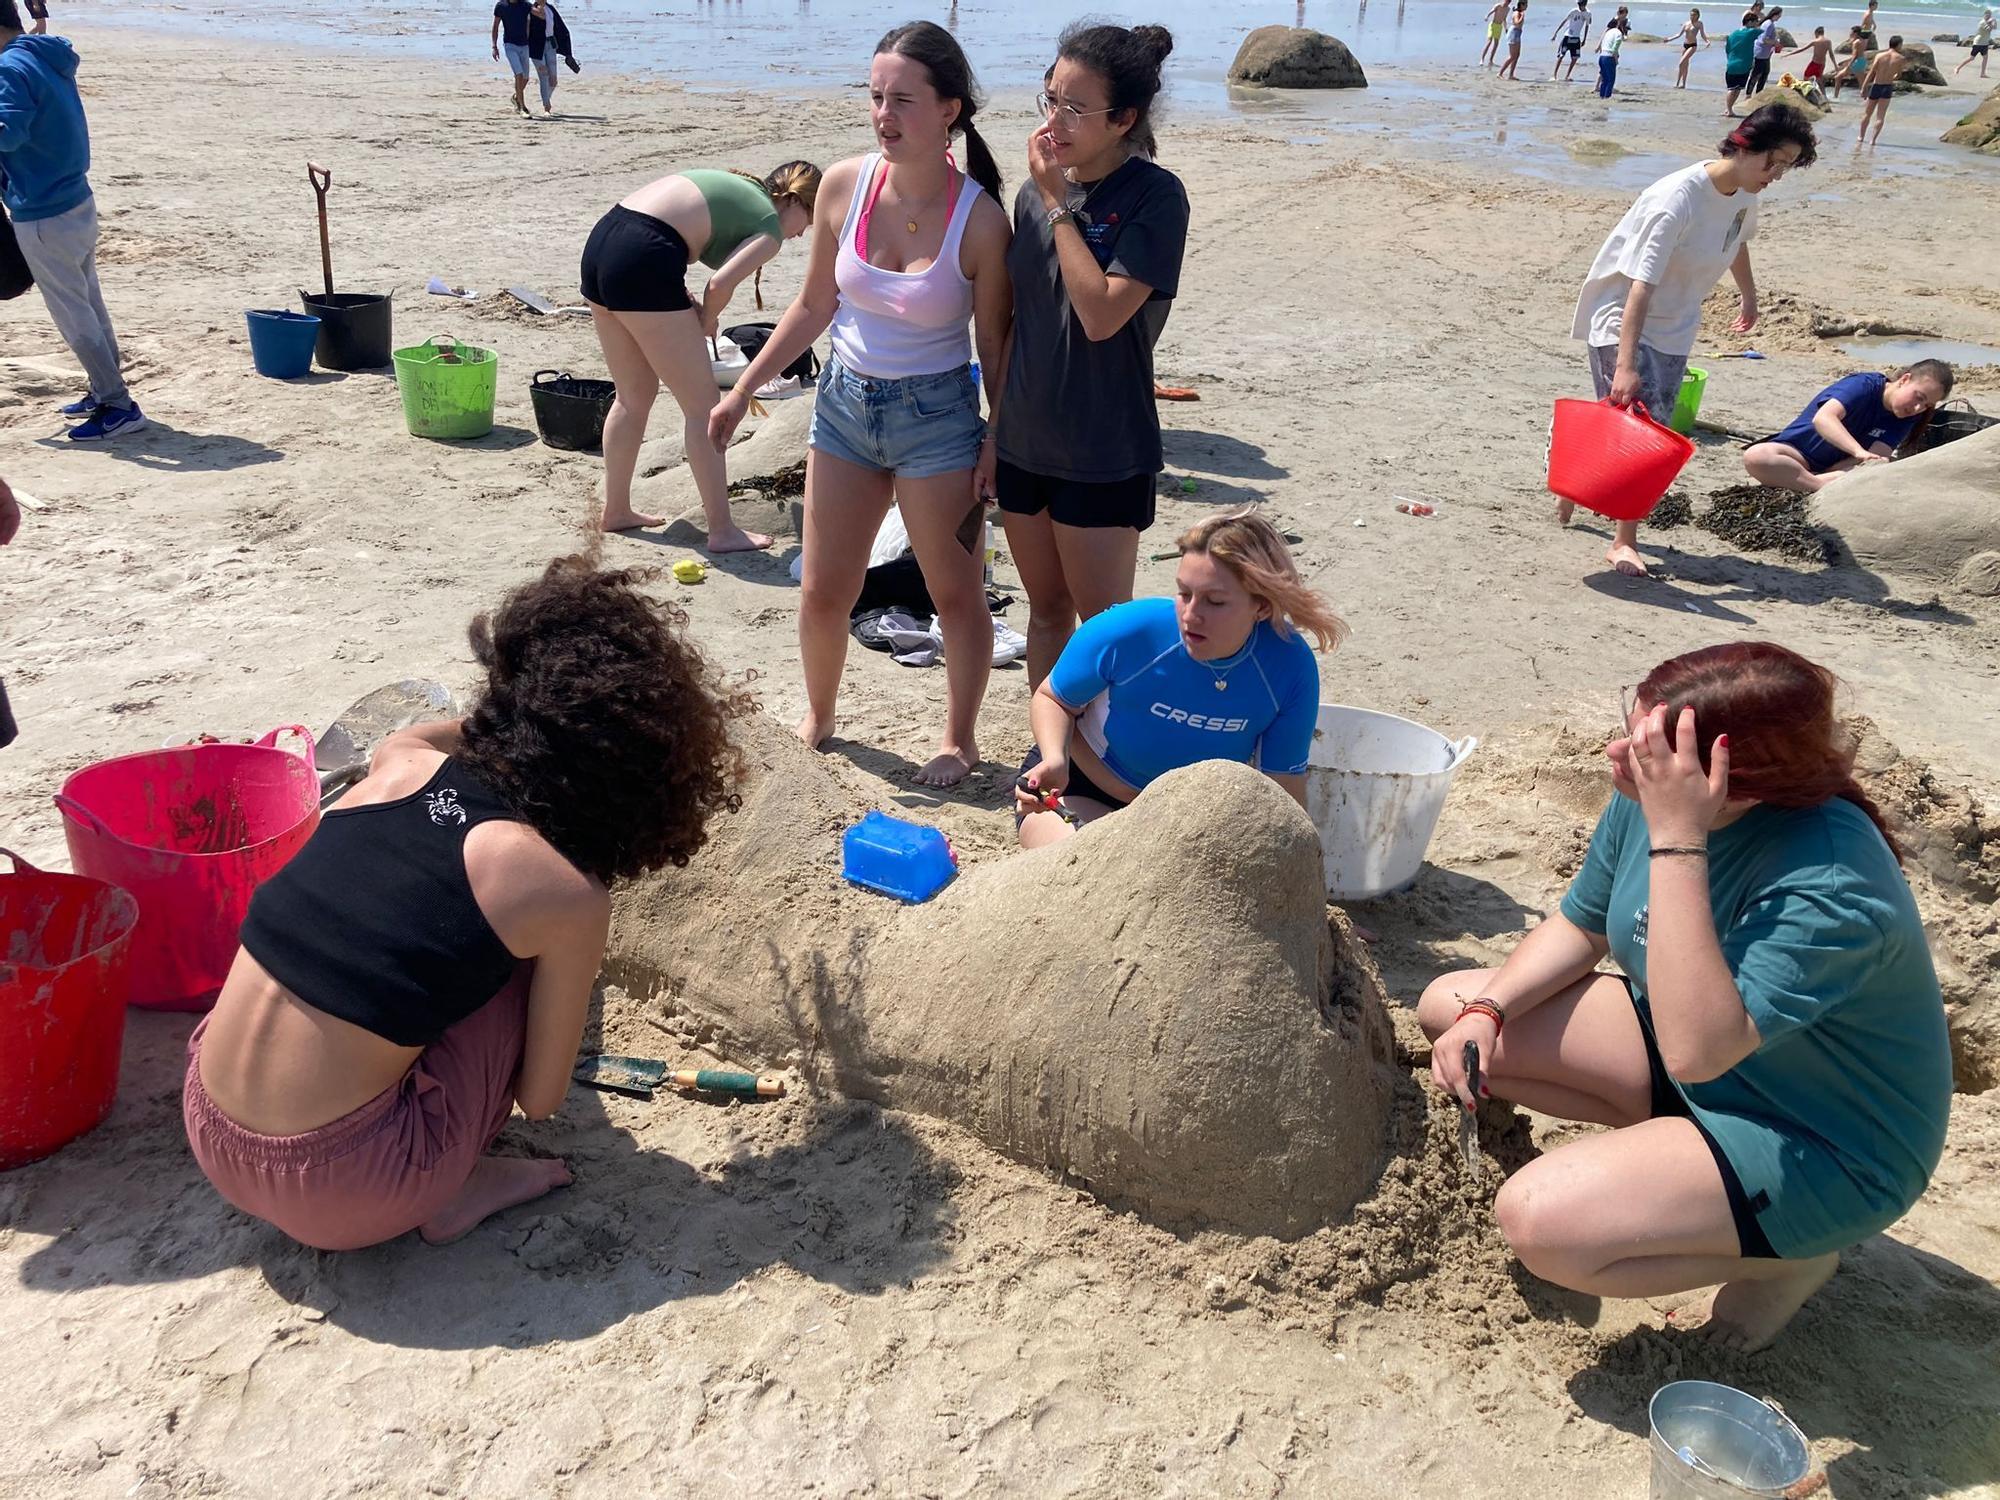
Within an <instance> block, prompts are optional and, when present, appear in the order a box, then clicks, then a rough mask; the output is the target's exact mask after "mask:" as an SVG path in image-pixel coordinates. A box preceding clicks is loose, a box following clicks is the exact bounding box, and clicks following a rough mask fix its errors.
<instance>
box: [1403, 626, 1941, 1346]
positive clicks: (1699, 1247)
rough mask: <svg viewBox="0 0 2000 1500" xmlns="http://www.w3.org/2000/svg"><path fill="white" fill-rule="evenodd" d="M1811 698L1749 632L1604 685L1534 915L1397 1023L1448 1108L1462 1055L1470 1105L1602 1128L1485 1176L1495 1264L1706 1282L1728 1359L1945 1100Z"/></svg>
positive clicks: (1795, 664) (1906, 919) (1936, 1053)
mask: <svg viewBox="0 0 2000 1500" xmlns="http://www.w3.org/2000/svg"><path fill="white" fill-rule="evenodd" d="M1835 686H1836V684H1835V680H1834V677H1833V674H1832V673H1830V672H1828V671H1826V670H1825V669H1824V668H1822V667H1818V666H1815V665H1814V664H1813V663H1811V662H1809V661H1807V660H1805V659H1804V658H1803V657H1801V656H1798V655H1797V654H1795V653H1793V652H1791V651H1788V650H1786V649H1785V648H1784V647H1782V646H1777V645H1773V644H1770V643H1768V642H1739V643H1736V644H1732V645H1723V646H1711V647H1708V648H1707V649H1705V650H1701V651H1696V652H1693V653H1690V654H1689V655H1686V656H1680V657H1676V658H1674V659H1673V660H1672V661H1668V662H1666V663H1663V664H1662V665H1661V666H1658V667H1656V668H1654V670H1653V671H1652V673H1651V674H1650V675H1648V676H1647V678H1646V680H1645V681H1644V682H1642V683H1640V684H1639V686H1638V687H1637V688H1636V689H1628V690H1627V692H1626V693H1624V694H1622V695H1621V702H1620V712H1621V715H1622V720H1621V725H1620V728H1619V730H1618V732H1617V735H1616V737H1615V738H1614V739H1613V740H1612V741H1611V742H1610V744H1609V746H1608V747H1607V748H1606V752H1605V753H1606V755H1607V757H1608V758H1609V760H1610V762H1611V775H1612V784H1613V786H1614V787H1615V788H1616V790H1617V795H1615V796H1614V797H1613V798H1612V799H1611V804H1610V806H1609V807H1607V808H1606V809H1605V811H1604V815H1603V816H1602V817H1601V818H1599V819H1598V823H1597V830H1596V832H1595V833H1594V834H1593V835H1592V837H1591V841H1590V851H1589V854H1588V855H1587V857H1586V858H1585V860H1584V863H1583V868H1582V869H1581V870H1580V871H1578V873H1577V876H1576V880H1575V882H1574V883H1573V884H1572V885H1571V886H1570V889H1569V893H1568V894H1567V895H1566V896H1564V897H1563V901H1562V906H1561V910H1560V911H1559V912H1558V913H1557V914H1556V915H1553V916H1551V917H1550V918H1549V919H1548V920H1547V921H1545V922H1543V923H1542V924H1541V925H1540V926H1538V927H1536V928H1535V929H1534V931H1532V932H1530V933H1529V934H1528V936H1527V938H1526V939H1525V940H1524V941H1523V942H1522V944H1521V946H1520V947H1519V948H1517V949H1515V950H1514V952H1513V953H1512V954H1511V955H1510V956H1509V957H1508V959H1507V961H1506V963H1505V964H1503V965H1502V966H1501V967H1500V968H1499V969H1497V970H1473V971H1468V972H1464V973H1458V974H1448V975H1445V976H1444V977H1442V978H1440V979H1439V980H1437V981H1436V982H1435V983H1433V984H1432V985H1431V986H1430V988H1429V989H1428V990H1427V991H1425V993H1424V996H1423V999H1422V1001H1421V1002H1420V1004H1419V1006H1418V1010H1417V1017H1418V1020H1419V1021H1420V1022H1421V1023H1422V1025H1423V1028H1424V1031H1425V1032H1426V1033H1427V1034H1428V1035H1429V1036H1430V1037H1431V1038H1432V1050H1431V1074H1432V1077H1433V1079H1434V1080H1435V1081H1436V1083H1437V1084H1438V1086H1439V1087H1440V1088H1442V1089H1444V1090H1445V1091H1446V1092H1448V1093H1450V1094H1452V1095H1453V1096H1454V1097H1455V1098H1457V1099H1458V1100H1459V1101H1460V1102H1461V1103H1462V1104H1464V1105H1465V1106H1466V1107H1467V1108H1468V1109H1470V1108H1472V1107H1474V1105H1475V1104H1476V1103H1477V1101H1476V1100H1475V1099H1473V1098H1472V1097H1471V1093H1470V1090H1469V1088H1468V1086H1467V1080H1466V1074H1465V1069H1464V1049H1465V1045H1466V1044H1467V1043H1473V1044H1475V1045H1476V1046H1477V1047H1478V1049H1479V1057H1480V1060H1481V1064H1482V1066H1483V1067H1484V1069H1485V1086H1484V1089H1483V1092H1485V1093H1488V1094H1490V1095H1492V1096H1494V1097H1497V1098H1502V1099H1508V1100H1511V1101H1513V1102H1514V1103H1517V1104H1521V1105H1524V1106H1526V1107H1527V1108H1529V1109H1534V1110H1539V1111H1542V1112H1543V1113H1546V1114H1552V1115H1556V1116H1560V1117H1562V1118H1565V1119H1573V1120H1585V1121H1590V1122H1593V1123H1595V1124H1599V1125H1607V1126H1610V1127H1611V1129H1609V1130H1607V1131H1605V1132H1603V1133H1601V1134H1595V1135H1590V1136H1586V1137H1585V1138H1583V1139H1581V1140H1576V1141H1572V1142H1570V1143H1569V1144H1567V1145H1563V1146H1558V1147H1556V1148H1555V1149H1554V1150H1551V1151H1548V1152H1546V1153H1544V1154H1543V1155H1542V1156H1540V1157H1538V1158H1537V1159H1536V1160H1534V1161H1533V1162H1531V1163H1529V1164H1528V1165H1527V1166H1525V1167H1523V1168H1521V1169H1520V1170H1519V1171H1518V1172H1516V1173H1514V1175H1513V1176H1512V1177H1510V1178H1508V1179H1507V1181H1506V1183H1505V1185H1503V1186H1502V1187H1501V1189H1500V1193H1499V1197H1498V1199H1497V1200H1496V1202H1495V1204H1494V1211H1495V1213H1496V1215H1497V1216H1498V1218H1499V1221H1500V1227H1501V1230H1502V1231H1503V1232H1504V1233H1505V1234H1506V1236H1507V1239H1508V1242H1509V1244H1511V1245H1512V1247H1513V1249H1514V1253H1515V1254H1516V1255H1517V1256H1519V1257H1520V1260H1521V1263H1522V1265H1523V1266H1525V1267H1526V1268H1527V1269H1528V1270H1529V1271H1530V1272H1532V1273H1533V1274H1534V1275H1536V1276H1539V1277H1541V1278H1542V1279H1543V1280H1545V1281H1552V1282H1554V1283H1556V1284H1557V1285H1559V1286H1565V1287H1569V1288H1572V1289H1574V1290H1576V1291H1580V1292H1586V1293H1589V1294H1591V1295H1594V1296H1599V1297H1654V1296H1662V1295H1665V1294H1668V1293H1672V1292H1680V1291H1687V1290H1690V1289H1693V1288H1697V1287H1707V1286H1719V1288H1720V1289H1719V1290H1718V1291H1717V1292H1716V1293H1715V1295H1714V1298H1713V1301H1712V1304H1711V1307H1710V1321H1711V1324H1712V1331H1713V1332H1714V1333H1715V1334H1716V1335H1717V1336H1718V1337H1720V1338H1721V1339H1723V1341H1724V1342H1726V1343H1730V1344H1734V1345H1737V1346H1740V1347H1743V1348H1756V1347H1759V1346H1761V1345H1763V1344H1765V1343H1767V1342H1769V1341H1770V1340H1771V1339H1772V1338H1773V1337H1775V1336H1776V1335H1777V1333H1778V1332H1779V1330H1780V1329H1782V1328H1783V1327H1784V1326H1785V1324H1786V1322H1787V1321H1789V1320H1790V1318H1791V1317H1792V1315H1793V1314H1794V1313H1796V1312H1797V1311H1798V1309H1799V1308H1800V1307H1801V1306H1802V1305H1803V1304H1804V1303H1805V1301H1806V1299H1807V1298H1808V1297H1810V1296H1811V1295H1812V1294H1813V1292H1815V1291H1816V1290H1818V1288H1819V1287H1820V1286H1822V1285H1824V1284H1825V1282H1826V1280H1827V1279H1828V1278H1829V1277H1830V1276H1832V1275H1833V1273H1834V1269H1835V1267H1836V1266H1837V1265H1838V1263H1839V1258H1840V1252H1841V1251H1842V1250H1843V1249H1845V1248H1846V1247H1848V1246H1850V1245H1854V1244H1856V1243H1858V1242H1859V1241H1861V1240H1863V1239H1865V1238H1867V1237H1868V1236H1869V1235H1871V1234H1874V1233H1876V1232H1877V1231H1879V1230H1882V1229H1885V1228H1887V1227H1888V1226H1889V1225H1890V1224H1893V1223H1894V1222H1895V1221H1896V1220H1897V1219H1899V1218H1901V1217H1902V1216H1903V1214H1904V1213H1905V1212H1906V1211H1907V1210H1908V1209H1909V1207H1910V1205H1911V1204H1912V1203H1914V1202H1915V1201H1916V1200H1917V1197H1918V1196H1919V1195H1920V1194H1921V1193H1922V1192H1923V1190H1924V1186H1925V1184H1926V1183H1927V1182H1928V1181H1929V1180H1930V1175H1931V1172H1932V1170H1933V1169H1934V1168H1935V1167H1936V1165H1937V1162H1938V1158H1939V1156H1940V1154H1941V1153H1942V1151H1943V1148H1944V1135H1945V1119H1946V1115H1947V1113H1948V1111H1949V1109H1950V1104H1951V1090H1952V1076H1951V1052H1950V1047H1949V1044H1948V1041H1947V1037H1946V1031H1945V1014H1944V1005H1943V998H1942V996H1941V994H1940V993H1939V989H1938V981H1937V975H1936V973H1935V972H1934V971H1933V969H1932V967H1931V958H1930V950H1929V948H1928V946H1927V945H1926V943H1925V940H1924V929H1923V923H1922V921H1921V920H1920V918H1919V917H1918V915H1917V906H1916V901H1915V899H1914V898H1913V897H1912V896H1911V894H1910V887H1909V884H1908V882H1907V881H1905V880H1904V878H1903V873H1902V871H1901V869H1900V868H1899V861H1900V859H1901V853H1900V851H1899V850H1898V849H1897V847H1896V844H1895V841H1894V838H1893V836H1892V835H1891V834H1890V832H1889V830H1888V828H1887V827H1886V825H1885V824H1884V823H1883V820H1882V815H1881V813H1880V812H1878V811H1877V810H1876V807H1875V805H1874V803H1873V802H1871V801H1870V800H1869V798H1868V795H1867V793H1865V792H1864V791H1863V790H1862V789H1861V787H1860V786H1859V784H1858V783H1857V782H1856V781H1855V780H1854V775H1853V762H1854V752H1853V747H1852V744H1851V743H1850V741H1849V737H1848V736H1847V735H1846V734H1845V732H1844V731H1843V730H1842V729H1841V727H1840V725H1839V722H1838V721H1837V720H1836V718H1835V716H1834V690H1835ZM1607 953H1608V954H1609V955H1610V957H1611V958H1612V959H1614V960H1615V961H1616V962H1617V965H1618V969H1619V972H1618V973H1600V972H1598V964H1599V962H1600V961H1601V960H1602V959H1603V958H1604V957H1605V956H1606V954H1607Z"/></svg>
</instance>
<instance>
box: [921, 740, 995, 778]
mask: <svg viewBox="0 0 2000 1500" xmlns="http://www.w3.org/2000/svg"><path fill="white" fill-rule="evenodd" d="M978 764H979V751H978V750H977V749H976V748H974V747H973V746H971V745H967V746H966V747H965V748H964V749H963V750H953V749H951V748H950V747H948V746H944V745H940V746H939V747H938V753H937V754H936V755H933V756H932V757H931V758H930V760H929V762H928V763H926V764H925V765H924V767H923V768H922V769H921V770H919V771H918V772H917V774H916V775H914V776H912V777H911V778H910V780H912V781H914V782H915V783H916V784H917V785H918V786H957V785H958V784H959V783H960V782H961V781H963V780H965V778H966V777H967V776H969V775H970V774H971V773H972V768H973V767H974V766H976V765H978Z"/></svg>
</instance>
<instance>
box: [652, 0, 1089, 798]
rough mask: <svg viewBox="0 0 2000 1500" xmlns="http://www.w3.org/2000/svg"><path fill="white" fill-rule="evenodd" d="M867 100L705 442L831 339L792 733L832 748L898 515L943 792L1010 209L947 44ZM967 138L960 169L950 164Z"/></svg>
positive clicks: (973, 699)
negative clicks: (936, 691) (877, 550)
mask: <svg viewBox="0 0 2000 1500" xmlns="http://www.w3.org/2000/svg"><path fill="white" fill-rule="evenodd" d="M868 97H869V104H870V115H871V121H872V124H873V126H874V131H875V140H876V144H877V146H878V147H879V149H878V150H876V151H873V152H871V153H869V154H868V155H867V156H865V157H861V158H859V159H849V160H847V161H844V162H841V163H839V164H838V165H837V166H835V167H834V168H832V169H831V170H830V171H829V172H828V173H827V175H826V189H825V192H824V194H823V196H825V197H826V198H827V200H828V202H829V203H832V204H836V205H844V213H839V214H838V216H837V215H836V214H828V215H827V216H826V217H824V218H822V219H820V220H819V221H818V228H817V229H816V230H815V231H814V233H813V244H812V258H811V260H810V261H809V262H808V264H807V266H806V282H805V287H804V289H803V290H801V291H800V293H799V295H798V299H797V300H796V301H794V302H793V303H792V305H791V306H790V307H789V308H788V309H786V311H785V315H784V316H783V317H782V318H780V319H779V320H778V326H777V328H776V329H774V330H773V331H772V333H771V336H770V338H768V339H766V340H765V342H764V347H763V348H762V349H760V350H758V351H757V357H756V358H755V359H753V360H751V361H750V367H749V369H748V370H746V371H745V372H744V373H743V375H741V376H740V377H738V379H737V382H736V387H735V389H734V390H732V391H731V392H730V393H729V394H728V395H726V396H724V397H723V398H722V401H721V402H720V404H718V405H717V406H716V408H715V411H714V413H713V415H711V416H710V417H709V419H708V433H709V440H710V442H711V443H713V444H714V446H715V448H716V449H717V450H718V451H720V450H721V449H722V448H724V447H725V446H727V444H728V442H729V439H730V436H731V435H732V434H733V433H734V432H735V431H736V428H737V424H739V423H740V422H741V421H742V420H743V413H744V411H745V409H746V406H747V404H748V401H749V396H750V392H751V391H753V390H755V389H756V388H757V387H758V386H759V385H761V384H763V382H765V381H767V380H769V379H771V378H772V377H773V376H775V375H776V374H778V372H779V371H781V370H783V369H784V368H785V367H786V366H787V365H789V364H791V363H792V361H793V360H795V359H797V358H798V357H799V355H800V354H802V353H804V352H805V350H806V349H808V348H809V347H811V345H812V342H813V340H814V339H816V338H818V337H819V335H820V334H821V332H823V331H825V330H826V329H827V328H829V327H831V329H832V333H833V339H832V342H833V355H832V358H830V359H829V360H828V361H827V362H826V365H825V367H824V368H823V369H822V370H821V371H820V377H819V395H818V399H817V400H816V401H815V403H814V407H813V416H812V431H811V433H810V435H809V437H808V439H807V442H808V445H809V447H810V448H811V450H812V452H811V458H810V460H809V462H808V463H807V466H806V494H805V536H804V538H803V540H802V547H801V550H802V552H803V568H804V577H803V579H802V580H801V582H802V587H801V590H800V598H799V655H800V658H801V661H802V664H803V666H804V669H805V680H806V712H805V715H804V716H803V717H802V718H801V719H800V720H799V724H798V736H799V738H800V739H801V740H802V741H804V742H805V743H806V744H807V745H808V746H810V747H811V748H813V749H818V748H820V747H821V746H822V745H824V744H825V743H826V741H827V740H828V739H830V738H831V737H832V735H833V732H834V709H835V706H836V703H837V701H838V699H839V695H840V674H841V670H842V668H843V666H844V665H845V664H846V661H847V640H848V635H847V631H848V622H849V617H850V615H851V613H852V611H853V609H854V603H855V600H857V599H858V598H860V596H861V588H862V585H863V583H864V582H865V581H866V577H867V572H868V549H869V545H870V543H871V542H873V540H874V538H875V533H876V531H877V530H878V529H879V527H880V526H881V524H882V519H883V517H884V516H885V515H887V514H888V510H889V507H890V506H891V505H892V504H894V505H896V506H898V507H899V508H900V509H901V511H902V518H903V524H904V527H905V528H906V529H907V530H908V532H909V536H910V545H911V548H912V550H913V551H914V552H915V553H916V556H917V565H918V566H919V568H921V569H922V571H923V579H924V586H925V588H927V589H928V590H929V592H930V596H931V600H932V602H933V603H934V604H935V605H936V606H937V618H938V628H939V632H940V633H941V634H942V635H943V637H944V662H945V727H944V733H943V734H942V735H941V736H940V737H939V740H938V747H937V753H936V754H935V755H934V756H932V758H931V759H930V760H929V761H928V762H927V763H926V764H924V765H923V766H922V767H920V768H919V769H918V770H917V771H916V773H915V777H914V779H915V781H916V782H917V783H918V784H919V785H920V786H953V785H956V784H957V783H958V782H959V781H962V780H963V779H964V778H965V777H966V776H967V775H968V774H969V773H970V772H971V770H972V768H973V767H974V766H976V765H977V764H978V763H979V748H978V745H977V744H976V742H975V738H974V725H975V723H976V721H977V720H978V717H979V704H980V700H981V699H982V698H983V697H984V696H985V693H986V679H987V677H988V675H989V674H990V672H991V671H992V666H993V617H992V615H991V614H990V613H989V612H988V610H987V606H986V589H985V584H984V581H983V580H982V578H981V576H980V575H981V563H980V558H979V557H978V555H977V554H976V552H975V551H974V550H972V549H970V548H968V547H967V546H966V544H965V543H964V542H963V541H962V540H961V538H960V533H961V530H962V529H963V528H964V527H965V526H966V525H967V523H968V522H970V521H974V520H976V518H977V515H978V508H979V506H980V505H981V504H982V502H984V501H985V500H987V499H989V498H991V497H992V495H993V493H994V470H995V468H996V466H997V464H998V457H997V453H996V449H995V444H994V438H993V434H992V432H991V431H989V430H988V427H987V424H986V423H985V422H984V421H983V420H982V419H981V418H980V415H979V393H978V391H977V390H976V389H975V388H974V384H973V377H972V369H971V361H972V357H973V338H972V334H971V331H970V330H971V329H972V328H976V329H977V334H978V355H979V361H980V365H981V367H982V369H983V371H984V374H985V377H986V399H987V404H988V406H989V407H990V408H991V409H992V410H993V412H994V414H995V416H996V418H997V417H999V416H1000V414H1001V409H1002V405H1003V403H1002V400H1001V391H1002V386H1001V384H1000V380H1001V377H1002V376H1003V375H1004V374H1005V373H1006V371H1005V365H1006V349H1007V336H1008V325H1009V324H1010V322H1011V321H1012V318H1013V289H1012V286H1011V284H1010V282H1009V280H1008V275H1007V250H1008V238H1009V235H1008V224H1007V211H1006V210H1005V209H1004V208H1002V207H1001V206H1000V198H999V194H1000V169H999V167H998V166H997V165H996V164H995V163H994V160H993V153H992V152H991V151H990V150H989V149H988V148H987V145H986V142H985V140H984V139H983V138H982V137H981V136H980V134H979V131H978V128H977V127H976V126H975V125H974V123H973V119H974V116H975V114H976V113H977V111H978V108H979V96H978V92H977V85H976V84H975V83H974V82H973V77H972V67H971V64H969V63H968V62H967V61H966V60H965V53H964V52H963V51H962V50H961V49H960V47H959V45H958V43H957V41H956V40H954V39H953V37H952V35H951V33H950V32H948V31H946V30H945V29H944V28H943V27H942V26H939V25H937V24H935V23H934V22H931V21H913V22H911V23H909V24H908V25H905V26H898V27H897V28H896V29H895V30H893V31H891V32H889V33H888V35H886V36H884V37H883V38H882V40H881V42H880V43H879V44H877V46H876V48H875V59H874V62H873V63H872V64H871V65H870V67H869V73H868ZM1105 113H1106V114H1109V113H1110V111H1109V110H1108V109H1106V111H1105ZM960 135H962V136H963V137H964V147H965V155H966V161H965V167H966V169H965V171H963V172H961V171H960V170H959V169H958V166H957V164H956V163H955V162H954V161H953V160H952V159H951V157H950V155H949V154H948V152H949V148H950V146H951V142H952V137H953V136H960ZM1058 232H1059V231H1058ZM1079 269H1081V267H1080V266H1079ZM1072 396H1073V397H1074V398H1075V399H1079V400H1080V399H1083V394H1082V393H1081V392H1074V393H1072ZM690 441H692V440H690Z"/></svg>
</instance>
